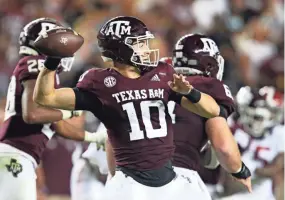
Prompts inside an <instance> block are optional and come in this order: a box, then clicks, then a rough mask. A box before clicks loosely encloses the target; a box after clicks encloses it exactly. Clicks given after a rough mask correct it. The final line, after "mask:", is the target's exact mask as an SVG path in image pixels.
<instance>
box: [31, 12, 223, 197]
mask: <svg viewBox="0 0 285 200" xmlns="http://www.w3.org/2000/svg"><path fill="white" fill-rule="evenodd" d="M97 38H98V44H99V47H100V50H101V51H102V56H103V58H104V60H105V61H113V64H114V66H113V67H111V68H107V69H91V70H89V71H86V72H85V73H84V74H83V75H82V76H81V78H80V80H79V82H78V84H77V86H76V88H73V89H72V88H62V89H60V90H56V89H54V87H50V86H52V85H53V84H54V80H53V78H52V77H53V75H54V73H55V72H54V70H55V69H56V68H57V65H58V63H59V61H60V59H56V58H50V57H48V58H47V60H46V62H45V68H44V69H43V70H42V71H41V72H40V75H39V76H38V79H37V84H36V87H35V91H34V100H35V101H36V102H37V103H39V104H41V105H44V106H47V107H52V108H58V109H68V110H74V109H80V110H81V109H82V110H88V111H91V112H92V113H93V114H94V115H96V116H97V117H98V119H100V120H101V121H102V122H103V123H104V125H105V127H106V128H107V130H108V136H109V139H110V142H111V144H112V147H113V149H114V155H115V159H116V165H117V172H116V174H115V176H114V177H113V178H112V179H111V180H110V181H109V182H108V184H106V188H105V189H106V199H114V198H115V199H125V200H129V199H173V198H177V197H178V198H179V197H180V196H181V198H180V199H182V197H183V198H191V197H192V196H193V195H194V196H195V193H196V192H197V191H196V189H195V188H196V187H197V186H196V185H194V184H192V183H191V182H189V181H188V180H187V179H184V178H182V177H177V178H175V176H176V174H175V172H174V171H173V168H172V165H171V157H172V155H173V152H174V145H173V133H172V123H171V117H170V115H169V112H168V109H167V103H168V102H169V101H170V100H173V101H175V102H177V103H179V104H181V106H183V107H184V108H186V109H187V110H189V111H192V112H195V113H197V114H199V115H202V116H203V117H205V118H211V117H215V116H219V115H220V107H219V105H218V104H217V103H216V102H215V100H214V99H213V98H212V97H210V96H209V95H207V94H205V93H201V92H200V91H198V90H196V89H194V88H193V86H192V85H191V84H190V83H189V82H188V81H186V80H185V77H184V76H182V75H181V76H178V75H177V74H175V72H174V70H173V68H172V66H170V65H168V64H165V63H158V60H159V58H158V51H159V50H158V49H151V48H150V47H149V40H150V39H152V38H154V36H153V35H152V34H151V33H150V31H149V30H148V29H147V27H146V26H145V24H144V23H143V22H141V21H140V20H138V19H136V18H133V17H123V16H122V17H116V18H113V19H111V20H109V21H108V22H106V23H105V25H104V26H103V27H102V28H101V29H100V31H99V33H98V35H97ZM130 191H134V192H130Z"/></svg>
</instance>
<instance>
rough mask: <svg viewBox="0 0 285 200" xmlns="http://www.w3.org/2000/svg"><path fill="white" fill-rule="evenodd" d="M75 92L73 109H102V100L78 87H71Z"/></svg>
mask: <svg viewBox="0 0 285 200" xmlns="http://www.w3.org/2000/svg"><path fill="white" fill-rule="evenodd" d="M73 90H74V93H75V110H87V111H91V112H93V111H94V110H96V111H99V110H100V109H102V102H101V101H100V100H99V99H98V97H97V96H96V95H95V94H93V93H91V92H89V91H85V90H82V89H80V88H77V87H75V88H73Z"/></svg>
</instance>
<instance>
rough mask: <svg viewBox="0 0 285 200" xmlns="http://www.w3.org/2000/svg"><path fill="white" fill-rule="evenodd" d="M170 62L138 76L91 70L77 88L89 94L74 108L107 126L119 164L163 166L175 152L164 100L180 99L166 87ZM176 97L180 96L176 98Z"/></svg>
mask: <svg viewBox="0 0 285 200" xmlns="http://www.w3.org/2000/svg"><path fill="white" fill-rule="evenodd" d="M173 73H174V70H173V68H172V66H170V65H168V64H164V63H159V65H158V66H157V67H156V68H154V69H153V70H151V71H149V72H147V73H145V74H144V75H143V76H141V77H139V78H137V79H130V78H127V77H124V76H122V75H121V74H120V73H118V72H117V71H116V70H114V69H111V68H108V69H91V70H89V71H87V72H85V73H84V74H83V75H82V76H81V78H80V79H79V83H78V84H77V88H78V90H79V91H81V92H82V91H85V92H88V93H89V94H90V97H89V102H90V103H88V102H87V103H86V104H83V103H82V105H80V106H79V105H78V103H77V104H76V109H80V110H81V109H83V110H89V111H91V112H93V114H94V115H95V116H96V117H98V118H99V119H100V120H101V121H102V122H103V123H104V125H105V126H106V128H107V130H108V136H109V139H110V142H111V144H112V147H113V149H114V154H115V158H116V164H117V165H118V166H123V167H127V168H129V169H137V170H151V169H158V168H160V167H162V166H163V165H164V164H165V163H166V162H167V161H168V160H170V159H171V157H172V155H173V151H174V145H173V133H172V123H171V117H170V116H169V113H168V108H167V103H168V101H170V100H174V101H176V102H180V100H179V97H178V96H177V95H176V93H175V92H173V91H172V90H171V89H170V87H169V86H168V84H167V82H168V81H170V80H172V79H173ZM180 99H181V98H180Z"/></svg>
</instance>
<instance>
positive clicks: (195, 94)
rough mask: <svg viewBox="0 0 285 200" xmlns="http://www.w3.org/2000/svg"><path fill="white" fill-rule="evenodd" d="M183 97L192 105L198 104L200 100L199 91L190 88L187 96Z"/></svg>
mask: <svg viewBox="0 0 285 200" xmlns="http://www.w3.org/2000/svg"><path fill="white" fill-rule="evenodd" d="M183 96H184V97H186V98H187V99H188V100H189V101H191V102H192V103H198V102H199V101H200V99H201V92H200V91H199V90H196V89H195V88H192V89H191V91H190V92H189V93H188V94H186V95H183Z"/></svg>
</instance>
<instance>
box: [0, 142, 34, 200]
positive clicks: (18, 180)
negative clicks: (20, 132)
mask: <svg viewBox="0 0 285 200" xmlns="http://www.w3.org/2000/svg"><path fill="white" fill-rule="evenodd" d="M35 167H36V161H35V160H34V158H33V157H32V156H30V155H28V154H27V153H25V152H22V151H20V150H18V149H16V148H14V147H12V146H10V145H7V144H3V143H0V199H1V200H36V199H37V187H36V178H37V176H36V172H35Z"/></svg>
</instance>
